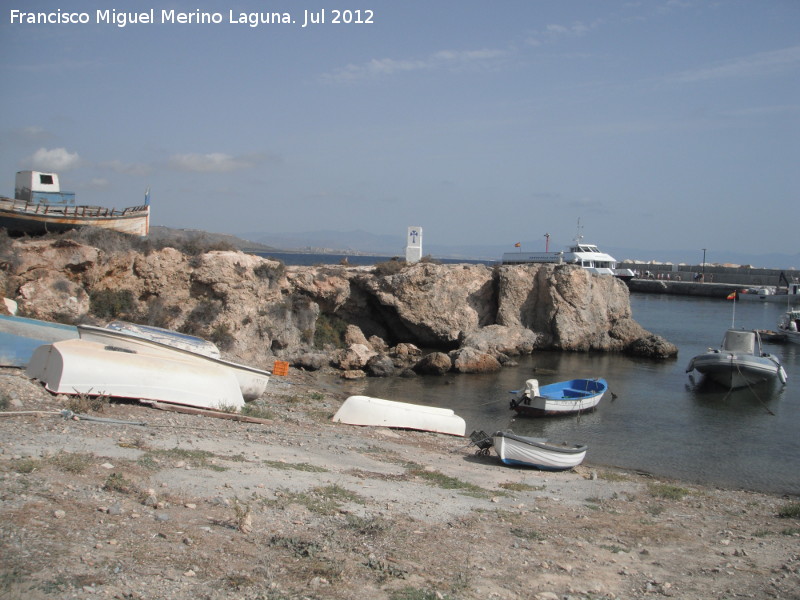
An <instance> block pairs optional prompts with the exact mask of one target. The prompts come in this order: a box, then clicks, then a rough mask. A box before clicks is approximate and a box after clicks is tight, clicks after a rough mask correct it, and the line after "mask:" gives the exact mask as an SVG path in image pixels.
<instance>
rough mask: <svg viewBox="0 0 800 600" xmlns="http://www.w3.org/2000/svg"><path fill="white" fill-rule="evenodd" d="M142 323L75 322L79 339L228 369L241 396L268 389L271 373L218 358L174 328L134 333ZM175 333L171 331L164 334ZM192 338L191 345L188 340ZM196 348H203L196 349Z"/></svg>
mask: <svg viewBox="0 0 800 600" xmlns="http://www.w3.org/2000/svg"><path fill="white" fill-rule="evenodd" d="M143 327H144V326H139V325H133V324H127V323H120V322H116V321H115V322H113V323H110V324H109V325H108V326H107V327H95V326H93V325H78V335H79V336H80V337H81V339H82V340H87V341H90V342H97V343H98V344H105V345H108V346H111V347H114V348H122V349H124V350H130V351H133V352H139V351H141V352H144V353H147V354H153V355H158V356H164V357H167V358H170V357H179V358H183V359H184V360H192V359H194V360H197V361H199V362H201V363H206V364H209V365H215V366H217V367H220V368H225V369H229V370H230V371H231V372H232V373H233V374H234V375H235V376H236V379H237V381H238V382H239V387H240V388H241V391H242V396H243V397H244V399H245V400H255V399H256V398H259V397H260V396H261V394H263V393H264V391H265V390H266V389H267V384H268V383H269V378H270V375H271V373H270V372H269V371H263V370H261V369H256V368H255V367H250V366H248V365H242V364H239V363H235V362H230V361H227V360H223V359H221V358H219V351H217V353H216V356H213V353H206V347H205V346H198V344H197V343H196V342H194V341H193V340H199V341H200V342H205V340H202V339H200V338H194V337H191V336H181V337H175V336H180V335H181V334H177V333H175V332H170V331H169V330H165V329H157V328H145V329H147V330H149V331H155V332H162V333H161V334H160V336H159V337H157V338H155V337H143V336H142V335H140V334H138V333H136V331H137V329H139V328H143ZM172 333H175V336H173V335H167V334H172ZM175 341H178V342H181V343H180V345H177V346H176V345H175V343H174V342H175ZM189 341H191V342H192V343H191V345H188V344H187V342H189ZM205 343H206V344H207V345H208V346H209V347H211V348H213V349H216V346H214V345H213V344H212V343H211V342H205ZM198 348H200V349H202V350H203V351H202V352H201V351H199V350H198Z"/></svg>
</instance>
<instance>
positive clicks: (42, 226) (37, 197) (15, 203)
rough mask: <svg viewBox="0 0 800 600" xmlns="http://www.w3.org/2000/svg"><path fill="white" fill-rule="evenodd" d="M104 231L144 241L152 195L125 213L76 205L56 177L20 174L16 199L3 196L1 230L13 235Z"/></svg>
mask: <svg viewBox="0 0 800 600" xmlns="http://www.w3.org/2000/svg"><path fill="white" fill-rule="evenodd" d="M85 226H92V227H102V228H104V229H113V230H115V231H120V232H122V233H128V234H131V235H137V236H141V237H144V236H146V235H147V234H148V233H149V232H150V193H149V191H148V192H147V193H146V194H145V201H144V204H143V205H140V206H131V207H128V208H123V209H116V208H104V207H102V206H87V205H78V204H75V194H74V193H72V192H62V191H61V189H60V185H59V182H58V175H57V174H55V173H42V172H40V171H19V172H18V173H17V176H16V186H15V191H14V198H6V197H2V196H0V227H3V228H5V229H6V230H7V231H8V232H9V233H10V234H12V235H23V234H30V235H40V234H43V233H48V232H63V231H68V230H70V229H76V228H78V227H85Z"/></svg>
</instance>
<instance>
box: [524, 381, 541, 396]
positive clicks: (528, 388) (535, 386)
mask: <svg viewBox="0 0 800 600" xmlns="http://www.w3.org/2000/svg"><path fill="white" fill-rule="evenodd" d="M524 393H525V395H526V396H527V397H528V398H535V397H536V396H538V395H539V380H538V379H528V380H527V381H526V382H525V392H524Z"/></svg>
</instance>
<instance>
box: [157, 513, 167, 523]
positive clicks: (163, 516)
mask: <svg viewBox="0 0 800 600" xmlns="http://www.w3.org/2000/svg"><path fill="white" fill-rule="evenodd" d="M155 518H156V521H159V522H161V523H164V522H166V521H169V515H168V514H167V513H156V517H155Z"/></svg>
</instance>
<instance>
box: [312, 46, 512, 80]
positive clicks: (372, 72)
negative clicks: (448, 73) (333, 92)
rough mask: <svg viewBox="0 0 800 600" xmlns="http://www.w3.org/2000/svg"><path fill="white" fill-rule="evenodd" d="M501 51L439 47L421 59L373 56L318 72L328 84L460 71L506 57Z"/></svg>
mask: <svg viewBox="0 0 800 600" xmlns="http://www.w3.org/2000/svg"><path fill="white" fill-rule="evenodd" d="M507 54H508V53H507V52H506V51H505V50H493V49H488V48H486V49H481V50H440V51H438V52H434V53H433V54H430V55H429V56H427V57H425V58H420V59H404V60H397V59H393V58H380V59H377V58H373V59H372V60H369V61H367V62H365V63H363V64H360V65H354V64H349V65H347V66H345V67H342V68H340V69H335V70H334V71H332V72H330V73H325V74H323V75H322V80H323V81H326V82H331V83H347V82H352V81H358V80H363V79H372V78H375V77H385V76H389V75H393V74H395V73H402V72H410V71H431V70H438V69H448V70H460V69H464V68H467V67H471V66H486V65H489V64H493V63H494V62H496V61H498V60H500V59H502V58H504V57H505V56H507Z"/></svg>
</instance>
